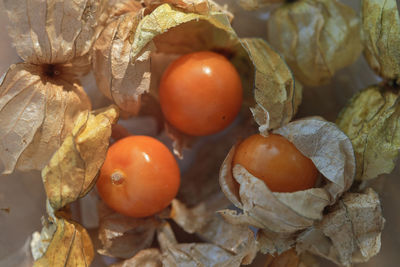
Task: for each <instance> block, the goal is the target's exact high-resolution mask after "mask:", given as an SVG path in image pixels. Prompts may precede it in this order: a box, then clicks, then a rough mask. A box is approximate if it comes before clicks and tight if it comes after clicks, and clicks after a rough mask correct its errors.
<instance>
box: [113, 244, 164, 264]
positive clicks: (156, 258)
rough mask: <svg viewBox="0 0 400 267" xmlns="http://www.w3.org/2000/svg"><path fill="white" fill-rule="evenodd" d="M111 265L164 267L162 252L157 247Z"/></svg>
mask: <svg viewBox="0 0 400 267" xmlns="http://www.w3.org/2000/svg"><path fill="white" fill-rule="evenodd" d="M111 267H162V261H161V252H160V250H158V249H156V248H149V249H144V250H141V251H139V253H137V254H136V255H135V256H134V257H132V258H130V259H127V260H125V261H123V262H120V263H117V264H113V265H111Z"/></svg>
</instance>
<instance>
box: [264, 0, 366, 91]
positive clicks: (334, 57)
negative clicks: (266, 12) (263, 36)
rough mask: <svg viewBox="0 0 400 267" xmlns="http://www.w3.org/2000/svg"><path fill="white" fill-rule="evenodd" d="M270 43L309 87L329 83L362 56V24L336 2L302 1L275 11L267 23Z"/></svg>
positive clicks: (350, 10)
mask: <svg viewBox="0 0 400 267" xmlns="http://www.w3.org/2000/svg"><path fill="white" fill-rule="evenodd" d="M267 39H268V41H269V42H270V43H271V45H272V46H273V47H274V48H276V49H277V51H279V52H280V53H281V54H282V55H283V57H284V58H285V60H286V62H287V63H288V65H289V66H290V68H291V69H292V70H293V73H294V75H295V77H296V79H299V80H300V82H301V83H302V84H304V85H308V86H318V85H321V84H323V83H326V82H328V81H329V79H330V78H331V77H332V76H333V75H334V74H335V72H336V71H337V70H338V69H341V68H343V67H345V66H348V65H350V64H352V63H353V62H354V61H355V60H356V59H357V58H358V56H359V55H360V53H361V51H362V45H361V40H360V21H359V18H358V16H357V14H356V13H355V12H354V10H353V9H352V8H350V7H348V6H346V5H344V4H342V3H340V2H339V1H337V0H299V1H294V2H293V3H287V4H284V5H282V6H281V7H280V8H278V9H276V10H275V11H274V12H273V13H272V14H271V16H270V18H269V20H268V38H267Z"/></svg>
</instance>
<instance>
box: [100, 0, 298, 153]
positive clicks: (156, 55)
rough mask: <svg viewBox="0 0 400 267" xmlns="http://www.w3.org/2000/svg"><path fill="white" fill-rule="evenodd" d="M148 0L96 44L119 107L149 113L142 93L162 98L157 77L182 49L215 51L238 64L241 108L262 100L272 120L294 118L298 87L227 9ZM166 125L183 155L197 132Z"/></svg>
mask: <svg viewBox="0 0 400 267" xmlns="http://www.w3.org/2000/svg"><path fill="white" fill-rule="evenodd" d="M147 2H148V3H149V6H145V7H144V8H143V9H141V10H139V11H138V10H135V11H132V12H128V13H124V14H122V15H120V16H119V17H117V18H116V19H115V20H113V21H112V22H111V23H110V24H109V25H108V26H107V27H106V29H105V30H104V31H103V33H102V35H101V36H100V37H99V39H98V40H97V42H96V43H95V45H94V49H93V68H94V70H95V74H96V81H97V84H98V87H99V89H100V90H101V91H102V92H103V93H104V94H105V95H106V96H107V97H108V98H110V99H112V100H113V101H114V102H115V103H116V104H117V105H118V106H119V107H120V108H121V109H122V110H124V111H126V112H128V113H130V114H137V113H138V112H139V110H140V112H145V113H151V112H148V111H146V109H148V107H146V106H142V107H141V103H140V102H141V99H142V98H143V97H144V96H148V97H151V98H152V99H153V100H155V101H156V102H157V101H158V100H157V99H158V85H159V80H160V78H161V75H162V73H163V71H164V70H165V68H166V67H167V66H168V64H169V63H170V62H171V61H172V60H174V59H176V58H177V57H178V56H180V55H182V54H186V53H190V52H194V51H199V50H212V51H216V52H219V53H222V54H223V55H225V56H226V57H227V58H228V59H229V60H230V61H231V62H232V63H233V65H234V66H235V67H236V69H237V70H238V72H239V74H240V76H241V80H242V84H243V88H244V105H243V110H244V113H246V112H247V111H248V107H249V106H253V105H254V104H255V103H257V104H259V105H260V106H261V107H263V108H265V109H268V110H269V111H270V114H271V117H272V119H271V124H273V125H274V126H280V125H282V124H283V123H286V122H288V121H290V119H291V118H292V117H293V115H294V113H295V109H296V107H297V106H298V104H299V102H300V99H299V98H298V96H301V94H299V93H296V90H297V89H296V88H299V87H295V84H294V79H293V77H292V74H291V72H290V71H289V69H288V68H287V66H286V64H285V63H284V62H283V60H282V59H281V58H280V56H279V55H278V54H276V53H275V52H274V51H273V50H272V49H271V48H270V47H269V45H268V44H267V43H266V42H265V41H263V40H261V39H239V38H238V36H237V35H236V33H235V32H234V30H233V29H232V27H231V25H230V19H231V17H230V16H229V14H227V12H226V10H225V9H224V8H223V7H220V6H218V5H216V4H215V3H213V2H210V1H206V0H199V1H167V3H166V4H162V5H160V4H161V2H165V1H147ZM266 63H267V64H266ZM298 90H300V89H298ZM295 96H297V98H295ZM295 99H296V100H295ZM156 106H157V105H153V106H152V108H153V109H155V107H156ZM257 109H258V110H259V108H257ZM153 113H157V114H158V115H160V114H161V112H153ZM161 120H162V117H161ZM166 126H167V127H166V129H167V132H168V133H169V135H170V136H171V138H172V139H173V140H174V152H175V153H176V154H177V155H179V156H182V149H183V147H187V146H189V145H190V144H192V143H193V141H194V137H192V136H188V135H185V134H183V133H181V132H179V131H178V130H177V129H175V128H174V127H172V126H171V125H169V124H168V123H166Z"/></svg>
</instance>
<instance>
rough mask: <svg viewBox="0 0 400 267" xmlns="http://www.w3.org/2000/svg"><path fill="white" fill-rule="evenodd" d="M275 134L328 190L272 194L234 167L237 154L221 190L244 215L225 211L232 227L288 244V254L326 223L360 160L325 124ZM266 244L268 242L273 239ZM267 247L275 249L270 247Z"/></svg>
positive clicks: (307, 123)
mask: <svg viewBox="0 0 400 267" xmlns="http://www.w3.org/2000/svg"><path fill="white" fill-rule="evenodd" d="M275 133H277V134H280V135H283V136H284V137H286V138H287V139H288V140H289V141H290V142H292V143H293V144H294V145H295V146H296V147H297V148H298V149H299V150H300V152H301V153H302V154H304V155H305V156H306V157H308V158H310V159H311V160H312V161H313V162H314V164H315V166H316V167H317V169H318V170H319V172H320V173H321V174H322V175H323V176H324V179H323V180H324V182H323V184H322V185H321V186H320V187H318V188H311V189H307V190H304V191H297V192H293V193H273V192H271V191H270V190H269V189H268V187H267V185H266V184H265V183H264V182H263V181H262V180H260V179H258V178H257V177H254V176H253V175H251V174H250V173H249V172H248V171H247V170H246V169H245V168H244V167H242V166H241V165H239V164H237V165H235V166H232V159H233V155H234V153H235V148H232V149H231V151H230V152H229V154H228V156H227V157H226V159H225V161H224V163H223V164H222V167H221V172H220V184H221V189H222V191H223V192H224V193H225V195H226V196H227V197H228V198H229V200H231V202H232V203H233V204H234V205H235V206H237V207H238V208H240V209H242V210H243V213H241V214H237V212H235V211H232V210H225V211H222V212H221V215H223V217H225V218H226V219H227V220H228V221H229V222H231V223H234V224H247V225H248V224H250V225H253V226H255V227H258V228H261V229H265V230H266V231H267V232H272V233H276V234H278V235H279V236H278V238H280V239H282V242H283V243H282V244H286V245H284V246H283V249H282V250H281V251H283V250H285V249H284V248H287V246H288V245H290V239H287V238H288V237H291V235H292V234H294V233H296V232H298V231H299V230H303V229H306V228H308V227H310V226H312V225H313V224H314V222H315V221H318V220H320V219H322V212H323V210H324V208H325V207H326V206H328V205H331V204H333V203H335V201H336V199H337V198H338V197H339V196H340V195H341V194H342V193H343V192H345V191H346V190H347V189H349V187H350V186H351V184H352V181H353V177H354V173H355V159H354V152H353V148H352V146H351V142H350V140H349V139H348V137H347V136H346V135H345V134H344V133H342V132H341V131H340V130H339V129H338V128H337V127H336V126H335V125H334V124H333V123H330V122H326V121H323V120H321V119H317V118H309V119H303V120H299V121H294V122H291V123H289V124H287V125H285V126H283V127H281V128H279V129H277V130H276V131H275ZM267 232H266V233H267ZM274 238H275V236H274ZM265 240H266V242H269V241H268V238H266V239H265ZM288 242H289V243H288ZM265 247H266V248H267V247H270V246H269V245H268V244H266V245H265ZM266 250H267V249H266ZM268 252H269V251H268ZM272 252H275V251H272Z"/></svg>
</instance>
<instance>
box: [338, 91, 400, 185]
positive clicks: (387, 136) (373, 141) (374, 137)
mask: <svg viewBox="0 0 400 267" xmlns="http://www.w3.org/2000/svg"><path fill="white" fill-rule="evenodd" d="M337 124H338V126H339V127H340V128H341V129H342V131H344V133H346V134H347V136H349V138H350V140H351V142H352V143H353V147H354V152H355V155H356V161H357V174H356V179H358V180H370V179H373V178H376V177H377V176H378V175H380V174H383V173H390V172H391V171H392V170H393V169H394V167H395V161H396V159H397V156H398V154H399V149H400V132H399V131H398V129H399V127H400V105H399V92H398V91H397V89H391V88H388V87H385V86H380V85H376V86H372V87H369V88H367V89H365V90H363V91H361V92H359V93H358V94H356V95H355V96H354V97H353V98H352V99H351V100H350V101H349V103H348V104H347V106H346V107H345V108H344V109H343V110H342V112H341V113H340V115H339V117H338V119H337Z"/></svg>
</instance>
